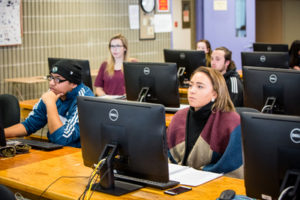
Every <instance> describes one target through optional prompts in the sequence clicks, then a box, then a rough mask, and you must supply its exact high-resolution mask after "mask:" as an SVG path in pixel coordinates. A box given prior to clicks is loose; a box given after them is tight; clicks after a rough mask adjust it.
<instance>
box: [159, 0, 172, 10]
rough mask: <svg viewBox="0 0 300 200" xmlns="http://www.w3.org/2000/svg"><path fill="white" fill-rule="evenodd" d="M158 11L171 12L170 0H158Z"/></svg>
mask: <svg viewBox="0 0 300 200" xmlns="http://www.w3.org/2000/svg"><path fill="white" fill-rule="evenodd" d="M156 3H157V7H156V8H157V12H169V0H157V2H156Z"/></svg>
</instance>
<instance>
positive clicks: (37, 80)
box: [4, 76, 47, 100]
mask: <svg viewBox="0 0 300 200" xmlns="http://www.w3.org/2000/svg"><path fill="white" fill-rule="evenodd" d="M4 81H5V82H7V83H12V84H13V86H14V87H15V89H16V91H17V93H18V96H19V98H20V99H21V100H24V98H23V96H22V93H21V90H20V88H19V87H18V84H35V83H44V82H47V79H46V77H45V76H32V77H22V78H7V79H4Z"/></svg>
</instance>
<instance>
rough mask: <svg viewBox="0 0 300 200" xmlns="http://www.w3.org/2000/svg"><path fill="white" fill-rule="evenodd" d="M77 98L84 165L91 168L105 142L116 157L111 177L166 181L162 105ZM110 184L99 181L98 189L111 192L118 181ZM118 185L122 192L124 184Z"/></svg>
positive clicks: (166, 161) (166, 162)
mask: <svg viewBox="0 0 300 200" xmlns="http://www.w3.org/2000/svg"><path fill="white" fill-rule="evenodd" d="M77 100H78V101H77V104H78V115H79V127H80V141H81V147H82V157H83V162H84V165H85V166H87V167H93V166H94V165H95V164H97V163H98V162H99V159H101V158H99V157H100V155H101V154H105V153H104V152H105V150H106V148H105V147H106V145H115V146H116V147H117V152H116V154H117V155H118V156H119V158H118V159H113V160H114V165H113V166H114V170H116V173H115V174H114V176H117V175H124V176H127V177H135V178H139V179H145V180H149V181H157V182H163V183H168V182H169V173H168V155H167V145H166V125H165V110H164V107H163V106H162V105H159V104H149V103H140V102H132V101H124V100H112V99H102V98H97V97H86V96H79V97H78V98H77ZM111 154H112V153H111ZM101 156H102V155H101ZM110 171H111V172H112V171H113V170H110ZM100 174H101V171H100ZM108 174H109V173H108ZM111 176H113V174H111ZM118 177H119V176H118ZM103 178H104V179H105V177H103ZM125 179H126V178H125ZM110 180H113V177H112V178H111V179H110ZM114 183H115V187H113V186H106V185H105V181H102V180H101V182H100V184H101V187H99V188H100V191H102V192H107V193H110V194H115V192H117V191H116V190H117V189H116V188H118V187H119V186H120V185H119V182H118V181H114ZM103 184H104V185H103ZM122 184H123V185H125V189H124V188H123V189H124V190H125V191H126V190H127V187H126V183H122ZM176 184H178V182H177V183H176ZM172 186H174V185H172ZM101 188H102V189H103V190H101Z"/></svg>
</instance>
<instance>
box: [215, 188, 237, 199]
mask: <svg viewBox="0 0 300 200" xmlns="http://www.w3.org/2000/svg"><path fill="white" fill-rule="evenodd" d="M234 197H235V191H233V190H224V191H223V192H222V193H221V194H220V197H219V200H231V199H233V198H234Z"/></svg>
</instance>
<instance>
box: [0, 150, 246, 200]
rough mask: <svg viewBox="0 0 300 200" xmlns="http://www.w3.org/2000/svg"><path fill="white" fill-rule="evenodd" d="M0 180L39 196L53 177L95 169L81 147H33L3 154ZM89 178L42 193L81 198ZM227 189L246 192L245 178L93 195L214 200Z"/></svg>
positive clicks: (72, 180) (66, 182)
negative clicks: (180, 189) (186, 188)
mask: <svg viewBox="0 0 300 200" xmlns="http://www.w3.org/2000/svg"><path fill="white" fill-rule="evenodd" d="M0 162H1V165H0V184H4V185H6V186H8V187H11V188H13V189H16V190H18V191H20V192H21V193H22V194H24V193H25V192H24V191H26V192H27V193H30V194H33V195H35V197H37V196H39V195H40V194H41V193H42V192H43V191H44V190H45V189H46V188H47V187H48V186H49V185H50V184H51V183H52V182H53V181H55V180H56V179H57V178H59V177H62V176H72V177H75V176H85V177H88V176H89V175H90V174H91V171H92V169H91V168H88V167H85V166H84V165H83V161H82V156H81V151H80V149H77V148H71V147H64V148H63V149H60V150H55V151H51V152H43V151H38V150H31V152H30V153H29V154H23V155H17V156H15V157H13V158H0ZM87 182H88V178H61V179H59V180H58V181H57V182H55V183H54V184H53V185H52V186H51V187H50V188H49V189H48V190H47V192H46V193H44V195H43V197H45V198H49V199H58V200H59V199H78V197H79V196H80V195H81V193H82V192H83V191H84V189H85V187H86V185H87ZM225 189H233V190H235V191H236V193H237V194H243V195H244V194H245V188H244V181H243V180H240V179H234V178H228V177H220V178H218V179H215V180H213V181H211V182H208V183H206V184H203V185H200V186H198V187H193V190H192V191H190V192H187V193H183V194H180V195H178V196H170V195H166V194H164V193H163V190H159V189H153V188H148V187H146V188H142V189H140V190H138V191H135V192H132V193H129V194H126V195H123V196H121V197H115V196H111V195H107V194H103V193H99V192H94V193H93V196H92V199H127V200H135V199H148V200H150V199H156V200H162V199H164V200H165V199H166V200H171V199H175V200H179V199H185V200H189V199H193V200H194V199H205V200H207V199H208V200H209V199H212V200H215V199H216V198H217V197H218V196H219V195H220V193H221V192H222V191H223V190H225Z"/></svg>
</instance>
